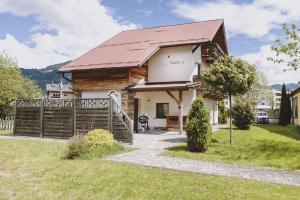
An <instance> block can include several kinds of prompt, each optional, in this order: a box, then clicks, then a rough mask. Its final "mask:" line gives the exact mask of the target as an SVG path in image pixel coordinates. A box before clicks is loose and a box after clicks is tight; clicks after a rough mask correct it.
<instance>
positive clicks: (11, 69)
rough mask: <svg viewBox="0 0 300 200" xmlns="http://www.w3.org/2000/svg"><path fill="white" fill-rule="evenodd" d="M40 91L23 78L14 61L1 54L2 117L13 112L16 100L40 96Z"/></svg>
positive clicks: (0, 112)
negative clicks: (13, 104)
mask: <svg viewBox="0 0 300 200" xmlns="http://www.w3.org/2000/svg"><path fill="white" fill-rule="evenodd" d="M40 94H41V93H40V89H39V88H38V86H37V85H36V83H35V82H33V81H32V80H30V79H27V78H25V77H23V76H22V74H21V71H20V69H19V68H18V66H17V63H16V62H15V60H14V59H12V58H10V57H9V56H8V55H7V54H6V53H5V52H0V117H2V116H5V115H7V114H8V113H9V112H10V111H11V110H12V108H11V104H10V103H11V102H12V101H13V100H14V99H16V98H33V97H38V96H40Z"/></svg>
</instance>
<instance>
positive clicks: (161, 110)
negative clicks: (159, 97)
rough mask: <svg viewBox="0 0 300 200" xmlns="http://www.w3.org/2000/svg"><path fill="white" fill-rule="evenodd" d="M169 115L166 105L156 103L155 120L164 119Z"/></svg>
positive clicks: (167, 105)
mask: <svg viewBox="0 0 300 200" xmlns="http://www.w3.org/2000/svg"><path fill="white" fill-rule="evenodd" d="M168 114H169V104H168V103H157V104H156V118H166V116H167V115H168Z"/></svg>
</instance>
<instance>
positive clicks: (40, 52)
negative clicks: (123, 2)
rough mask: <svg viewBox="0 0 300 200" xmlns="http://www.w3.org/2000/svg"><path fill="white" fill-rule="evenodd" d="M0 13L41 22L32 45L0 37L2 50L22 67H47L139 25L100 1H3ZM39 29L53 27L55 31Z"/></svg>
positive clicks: (72, 57) (31, 39)
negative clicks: (118, 16)
mask: <svg viewBox="0 0 300 200" xmlns="http://www.w3.org/2000/svg"><path fill="white" fill-rule="evenodd" d="M1 13H12V14H14V15H16V16H20V17H24V16H29V15H31V16H34V17H35V18H36V19H37V21H38V24H37V25H35V26H34V27H32V31H34V33H32V35H31V36H30V38H29V42H30V43H31V44H33V47H29V46H27V45H26V44H25V43H20V42H19V41H17V40H16V38H15V37H14V36H13V35H11V34H7V35H6V37H5V38H4V39H2V40H0V50H2V49H6V50H7V51H8V53H10V54H11V55H12V56H15V57H16V58H17V60H18V62H19V65H20V67H44V66H46V65H49V64H53V63H57V62H63V61H66V60H70V59H74V58H76V57H77V56H79V55H81V54H82V53H84V52H85V51H87V50H89V49H90V48H92V47H94V46H96V45H98V44H99V43H100V42H102V41H104V40H106V39H108V38H109V37H111V36H113V35H114V34H116V33H118V32H120V31H122V30H127V29H133V28H136V25H135V24H133V23H128V22H120V21H118V20H116V19H114V18H113V17H112V16H111V14H110V10H109V9H108V8H107V7H105V6H103V5H102V4H101V3H100V2H99V1H97V0H73V1H70V0H43V1H40V0H31V1H23V0H0V14H1ZM39 30H53V31H54V32H55V34H49V33H41V32H40V33H39V32H38V31H39Z"/></svg>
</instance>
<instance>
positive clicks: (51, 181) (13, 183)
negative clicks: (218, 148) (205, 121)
mask: <svg viewBox="0 0 300 200" xmlns="http://www.w3.org/2000/svg"><path fill="white" fill-rule="evenodd" d="M65 150H66V147H65V144H61V143H55V142H39V141H18V140H13V139H1V138H0V155H1V156H0V199H1V200H2V199H22V200H23V199H25V200H26V199H30V200H35V199H59V200H63V199H72V200H73V199H120V200H121V199H151V200H152V199H214V200H217V199H272V200H273V199H287V200H292V199H299V196H300V189H299V187H292V186H282V185H275V184H267V183H262V182H256V181H249V180H239V179H233V178H226V177H218V176H207V175H193V174H188V173H180V172H174V171H167V170H160V169H152V168H146V167H138V166H133V165H127V164H120V163H113V162H109V161H103V160H97V159H91V160H65V159H62V158H61V157H63V155H64V151H65Z"/></svg>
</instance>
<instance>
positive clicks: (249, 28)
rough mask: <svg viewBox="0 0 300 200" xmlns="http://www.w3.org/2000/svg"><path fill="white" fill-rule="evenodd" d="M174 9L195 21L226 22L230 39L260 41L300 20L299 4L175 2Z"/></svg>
mask: <svg viewBox="0 0 300 200" xmlns="http://www.w3.org/2000/svg"><path fill="white" fill-rule="evenodd" d="M173 7H174V10H173V12H175V13H176V14H178V15H179V16H182V17H185V18H187V19H191V20H195V21H197V20H198V21H199V20H207V19H215V18H224V20H225V23H226V24H227V26H226V30H227V32H228V33H229V36H230V37H232V36H235V35H238V34H245V35H246V36H248V37H253V38H259V37H262V36H265V35H266V34H268V33H270V31H271V30H272V29H273V28H278V27H279V25H280V24H282V23H283V22H285V21H291V20H299V19H300V12H299V7H300V1H299V0H285V1H282V0H254V1H252V2H250V3H240V4H238V3H236V2H233V1H230V0H215V1H209V2H204V3H203V2H199V3H187V2H182V1H175V2H174V3H173Z"/></svg>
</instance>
